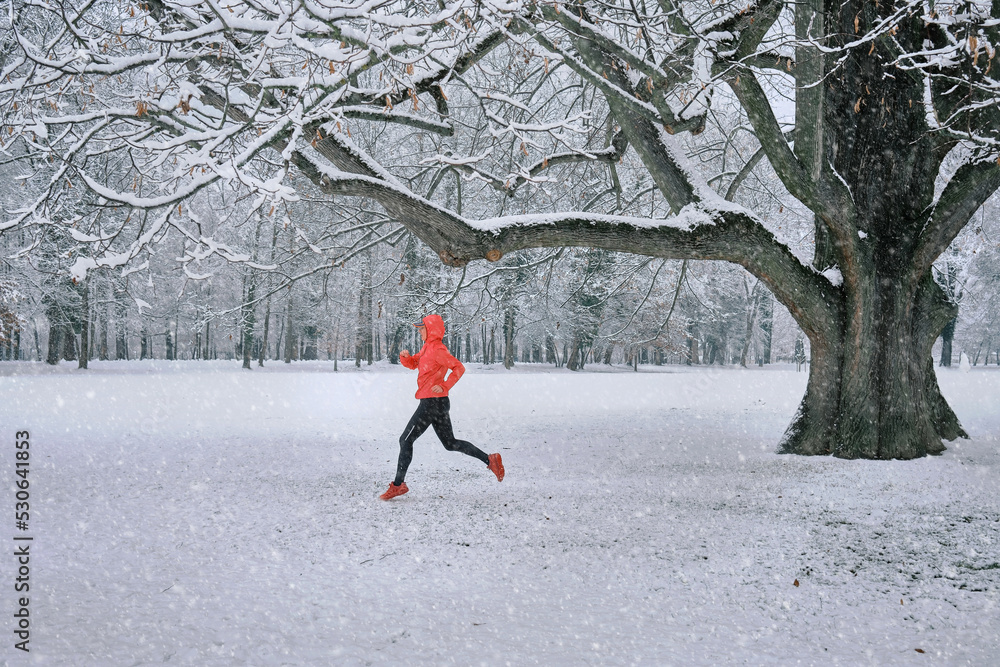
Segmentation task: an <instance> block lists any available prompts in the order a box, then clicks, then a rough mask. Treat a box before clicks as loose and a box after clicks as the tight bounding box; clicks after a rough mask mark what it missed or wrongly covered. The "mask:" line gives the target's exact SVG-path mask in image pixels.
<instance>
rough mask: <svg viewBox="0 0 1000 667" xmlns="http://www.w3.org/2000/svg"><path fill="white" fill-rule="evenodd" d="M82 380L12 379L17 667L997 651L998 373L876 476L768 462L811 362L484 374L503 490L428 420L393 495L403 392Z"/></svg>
mask: <svg viewBox="0 0 1000 667" xmlns="http://www.w3.org/2000/svg"><path fill="white" fill-rule="evenodd" d="M72 366H73V365H72V364H62V365H60V366H59V367H57V368H55V369H53V368H49V367H46V366H44V365H42V364H28V363H0V425H2V428H3V431H4V433H3V437H2V439H0V440H2V442H4V443H7V444H6V445H5V446H4V448H2V449H0V473H2V475H3V480H4V482H3V484H4V488H5V489H7V490H6V491H5V492H4V497H5V498H7V506H8V508H9V510H8V518H9V520H10V524H9V525H10V527H9V528H8V537H7V538H6V539H7V540H8V545H10V544H13V543H12V542H10V541H9V540H10V536H11V535H10V534H11V533H13V532H14V529H13V525H12V524H13V517H12V516H10V515H11V514H12V513H13V502H14V498H13V489H12V483H11V482H10V480H12V479H13V465H14V448H13V440H14V434H15V431H17V430H25V429H27V430H29V431H30V433H31V454H32V458H31V461H32V468H31V473H30V474H31V493H32V514H31V531H30V532H31V534H32V535H34V537H35V541H34V542H33V543H32V547H31V548H32V562H31V566H32V572H31V577H32V579H31V587H32V588H31V593H32V596H31V620H32V626H31V631H32V635H31V644H30V646H31V649H32V650H31V653H30V655H29V656H25V655H24V654H21V653H20V652H19V651H15V650H14V649H13V647H12V644H13V640H12V629H13V620H12V619H13V616H12V615H13V610H14V604H15V598H14V593H13V588H12V581H11V580H12V579H13V567H14V566H13V558H12V557H10V556H8V557H6V558H3V561H2V562H3V569H2V576H3V579H4V581H3V582H2V585H0V589H2V590H3V591H4V593H3V594H2V596H0V597H2V600H0V603H2V605H3V606H2V611H3V618H5V619H7V620H6V621H5V622H4V623H3V624H2V626H3V627H2V628H0V630H2V633H3V636H4V637H6V640H5V642H6V643H5V646H4V651H3V652H2V653H0V655H2V656H3V658H4V660H5V661H6V662H5V664H11V665H14V664H31V663H35V664H45V665H146V664H163V663H167V664H171V665H241V664H254V665H368V664H371V665H404V664H405V665H411V664H422V665H474V664H483V665H505V664H510V665H534V664H537V665H631V664H643V665H720V664H747V665H770V664H774V665H779V664H780V665H786V664H801V665H827V664H843V665H868V664H872V665H875V664H877V665H922V664H927V665H931V664H933V665H965V664H970V665H996V664H998V663H997V660H998V658H997V656H998V655H1000V607H998V603H1000V477H998V473H1000V456H998V447H1000V371H998V370H995V369H994V368H989V369H983V368H975V369H973V370H972V371H971V372H969V373H961V372H960V371H958V370H957V369H956V370H948V371H945V372H942V373H941V378H940V380H941V385H942V390H943V392H944V394H945V396H946V397H947V398H948V399H949V400H950V401H951V403H952V405H953V406H954V408H955V410H956V412H957V413H958V415H959V417H960V418H961V420H962V422H963V425H964V426H965V428H966V429H967V430H968V431H969V433H970V435H971V436H972V439H971V440H967V441H961V442H958V443H952V444H951V445H950V446H949V450H948V451H947V452H946V453H945V454H944V455H943V456H940V457H935V458H927V459H922V460H917V461H909V462H898V461H897V462H870V461H842V460H837V459H832V458H803V457H791V456H778V455H776V454H774V448H775V445H776V444H777V442H778V440H779V438H780V436H781V433H782V431H783V430H784V428H785V426H786V425H787V423H788V421H789V419H790V418H791V416H792V413H793V412H794V410H795V408H796V406H797V404H798V400H799V398H800V397H801V395H802V392H803V391H804V387H805V380H806V376H805V374H804V373H795V372H794V369H791V370H789V369H787V368H777V369H767V370H759V369H751V370H738V369H724V370H721V369H720V370H716V369H713V370H704V369H701V370H692V369H687V368H679V367H662V368H656V369H654V368H643V369H642V370H641V372H639V373H632V372H630V371H628V370H626V369H624V368H618V369H612V370H610V371H609V370H607V369H606V368H602V367H599V366H593V367H589V368H588V370H587V371H586V372H582V373H571V372H569V371H565V370H558V371H557V370H554V369H550V368H546V367H531V366H527V367H518V368H516V369H515V370H513V371H505V370H503V368H502V367H494V368H492V369H483V368H479V367H471V368H470V369H469V373H468V374H467V375H466V377H465V378H463V379H462V381H461V382H460V383H459V384H458V385H457V387H456V388H455V390H454V391H453V395H452V417H453V421H454V424H455V431H456V435H457V436H458V437H459V438H464V439H467V440H471V441H472V442H474V443H476V444H478V445H479V446H481V447H482V448H483V449H484V450H485V451H487V452H492V451H499V452H501V453H502V454H503V456H504V462H505V464H506V468H507V477H506V479H505V480H504V482H503V483H502V484H498V483H497V482H496V480H495V478H494V477H493V475H491V474H490V473H489V471H488V470H487V469H486V468H485V466H482V464H480V463H478V462H477V461H475V460H473V459H471V458H468V457H463V456H461V455H459V454H456V453H448V452H446V451H444V449H443V448H442V447H441V446H440V444H439V443H438V441H437V439H436V438H435V436H434V435H433V432H431V431H429V432H428V433H427V434H426V435H424V436H423V437H422V438H421V439H420V440H418V441H417V445H416V448H415V455H414V462H413V465H412V466H411V468H410V472H409V475H408V477H407V482H408V484H409V486H410V489H411V491H410V493H409V494H408V495H406V496H404V497H402V498H400V499H397V500H395V501H392V502H389V503H382V502H379V501H378V500H376V496H377V494H378V493H380V492H381V491H383V490H384V489H385V486H386V485H387V484H388V482H389V481H390V480H391V479H392V475H393V472H394V470H395V461H396V454H397V450H398V445H397V438H398V436H399V432H400V431H401V430H402V428H403V426H404V425H405V423H406V421H407V419H408V418H409V416H410V413H411V412H412V410H413V409H414V407H415V406H416V401H415V400H414V399H413V392H414V390H415V384H416V382H415V381H416V373H413V372H407V371H404V370H403V369H400V368H399V367H390V366H387V365H380V366H377V367H374V368H363V369H362V370H361V371H360V372H358V371H356V370H355V369H354V367H353V366H347V367H346V368H345V367H344V366H342V367H341V372H339V373H336V374H335V373H333V372H332V371H333V367H332V364H329V363H326V362H316V363H297V364H295V365H293V366H292V367H290V368H289V367H286V366H284V365H282V364H271V365H270V366H269V367H268V368H265V369H263V370H260V369H256V368H255V369H254V370H253V371H252V372H246V371H242V370H241V369H240V368H239V363H238V362H126V363H115V362H103V363H102V362H92V368H91V369H90V370H89V371H78V370H76V369H75V368H73V367H72ZM6 550H9V549H6ZM796 581H797V582H798V586H796V585H795V582H796ZM917 649H920V650H921V651H923V653H921V652H918V651H917Z"/></svg>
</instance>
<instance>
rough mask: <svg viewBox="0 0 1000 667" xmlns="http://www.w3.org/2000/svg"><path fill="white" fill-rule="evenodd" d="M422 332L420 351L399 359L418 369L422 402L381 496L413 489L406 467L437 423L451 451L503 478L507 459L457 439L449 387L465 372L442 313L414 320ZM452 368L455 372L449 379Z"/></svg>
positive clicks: (388, 497)
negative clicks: (393, 474) (393, 476)
mask: <svg viewBox="0 0 1000 667" xmlns="http://www.w3.org/2000/svg"><path fill="white" fill-rule="evenodd" d="M413 326H415V327H417V330H418V331H419V332H420V339H421V340H423V341H424V345H423V347H422V348H420V352H418V353H417V354H414V355H411V354H410V352H409V350H403V351H402V352H400V354H399V362H400V363H401V364H403V365H404V366H406V367H407V368H410V369H414V368H416V369H418V373H417V394H416V397H417V398H419V399H420V405H418V406H417V411H416V412H414V413H413V416H412V417H410V422H409V423H408V424H407V425H406V428H405V429H404V430H403V435H401V436H399V463H398V464H397V465H396V479H395V480H394V481H393V482H392V483H391V484H389V489H388V490H387V491H386V492H385V493H383V494H382V495H381V496H379V498H381V499H382V500H391V499H392V498H395V497H396V496H401V495H403V494H404V493H406V492H407V491H409V490H410V489H408V488H407V486H406V482H405V481H403V480H404V478H405V477H406V469H407V468H409V467H410V461H411V460H412V459H413V441H414V440H416V439H417V438H419V437H420V436H421V435H422V434H423V432H424V431H426V430H427V427H428V426H433V427H434V432H435V433H437V437H438V438H440V440H441V444H442V445H444V448H445V449H447V450H448V451H449V452H462V453H463V454H468V455H469V456H472V457H475V458H477V459H479V460H480V461H482V462H483V463H485V464H486V465H487V466H488V467H489V469H490V471H491V472H492V473H493V474H494V475H496V476H497V481H498V482H502V481H503V475H504V470H503V461H501V460H500V455H499V454H490V455H488V456H487V454H486V453H485V452H483V450H481V449H479V448H478V447H476V446H475V445H473V444H472V443H471V442H466V441H465V440H456V439H455V434H454V433H452V430H451V417H450V415H449V414H448V411H449V410H450V409H451V402H450V401H449V400H448V390H450V389H451V388H452V387H454V386H455V383H456V382H458V379H459V378H460V377H462V374H463V373H465V366H463V365H462V362H461V361H459V360H458V359H456V358H455V357H453V356H451V353H450V352H448V348H447V347H445V344H444V341H443V340H442V339H443V338H444V321H443V320H442V319H441V316H440V315H428V316H426V317H425V318H424V319H423V322H421V323H420V324H414V325H413ZM449 369H450V370H451V374H450V375H448V377H447V379H445V375H447V374H448V371H449Z"/></svg>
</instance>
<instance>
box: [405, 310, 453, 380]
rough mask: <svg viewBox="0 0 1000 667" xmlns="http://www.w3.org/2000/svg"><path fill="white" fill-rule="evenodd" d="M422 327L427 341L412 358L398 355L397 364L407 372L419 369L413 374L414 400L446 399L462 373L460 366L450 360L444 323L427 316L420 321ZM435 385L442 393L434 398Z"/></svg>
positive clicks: (436, 318) (439, 317)
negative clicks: (414, 378)
mask: <svg viewBox="0 0 1000 667" xmlns="http://www.w3.org/2000/svg"><path fill="white" fill-rule="evenodd" d="M424 327H425V328H426V329H427V341H426V342H425V343H424V346H423V347H422V348H420V352H417V353H416V354H413V355H407V356H403V355H402V354H400V355H399V363H401V364H403V365H404V366H406V367H407V368H410V369H413V368H417V369H419V371H418V373H417V394H416V397H417V398H443V397H444V396H447V395H448V390H449V389H451V388H452V387H454V386H455V383H456V382H458V379H459V378H460V377H462V374H463V373H465V366H463V365H462V362H461V361H459V360H458V359H456V358H455V357H453V356H451V353H450V352H448V348H447V347H445V344H444V341H442V340H441V339H442V338H444V321H443V320H442V319H441V316H440V315H428V316H426V317H425V318H424ZM448 369H451V375H449V376H448V379H447V380H445V378H444V376H445V375H446V374H447V373H448ZM434 385H439V386H440V387H441V388H442V389H443V390H444V391H442V392H441V393H440V394H435V393H434V392H433V391H431V387H433V386H434Z"/></svg>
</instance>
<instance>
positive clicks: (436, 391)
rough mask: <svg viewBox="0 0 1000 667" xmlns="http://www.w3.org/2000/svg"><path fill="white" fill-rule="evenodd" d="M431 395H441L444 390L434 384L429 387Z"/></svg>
mask: <svg viewBox="0 0 1000 667" xmlns="http://www.w3.org/2000/svg"><path fill="white" fill-rule="evenodd" d="M431 393H432V394H443V393H444V389H443V388H442V387H441V385H439V384H436V385H434V386H433V387H431Z"/></svg>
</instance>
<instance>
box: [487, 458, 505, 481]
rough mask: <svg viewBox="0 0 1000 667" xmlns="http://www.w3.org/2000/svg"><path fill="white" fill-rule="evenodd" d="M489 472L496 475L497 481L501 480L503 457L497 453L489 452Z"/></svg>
mask: <svg viewBox="0 0 1000 667" xmlns="http://www.w3.org/2000/svg"><path fill="white" fill-rule="evenodd" d="M490 472H492V473H493V474H494V475H496V476H497V481H498V482H502V481H503V459H501V458H500V455H499V454H490Z"/></svg>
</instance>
